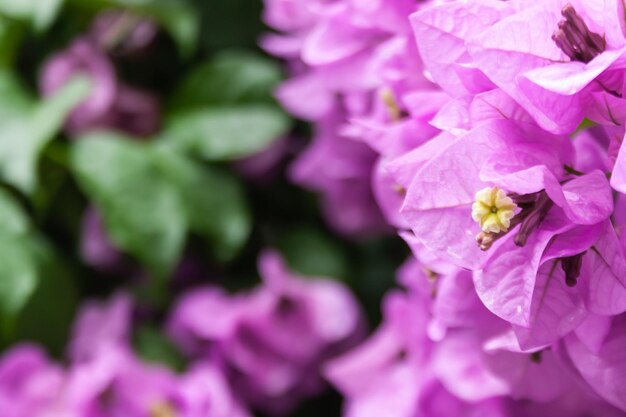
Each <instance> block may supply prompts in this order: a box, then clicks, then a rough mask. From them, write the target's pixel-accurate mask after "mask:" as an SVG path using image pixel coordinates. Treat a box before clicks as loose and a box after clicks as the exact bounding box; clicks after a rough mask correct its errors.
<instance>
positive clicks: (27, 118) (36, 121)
mask: <svg viewBox="0 0 626 417" xmlns="http://www.w3.org/2000/svg"><path fill="white" fill-rule="evenodd" d="M14 81H15V80H14V78H13V77H12V76H10V75H6V74H5V75H0V177H1V178H2V179H3V180H4V181H6V182H7V183H9V184H11V185H13V186H15V187H17V188H18V189H20V190H21V191H23V192H25V193H28V194H30V193H32V192H33V191H34V189H35V188H36V186H37V164H38V162H39V157H40V155H41V152H42V150H43V148H44V147H45V146H46V145H47V144H48V142H49V141H50V140H52V139H53V138H54V137H55V135H56V134H57V133H58V132H59V131H60V129H61V127H62V125H63V123H64V120H65V118H66V117H67V115H68V114H69V112H70V111H71V110H72V109H73V108H74V107H75V106H76V105H77V104H78V103H80V101H81V100H83V99H84V98H85V97H86V96H87V94H88V93H89V91H90V88H91V87H90V82H89V81H88V80H87V79H85V78H76V79H74V80H73V81H72V82H70V83H68V84H67V85H66V86H65V87H64V88H62V89H61V90H59V91H58V92H57V93H56V94H54V95H53V96H51V97H50V98H47V99H45V100H43V101H41V102H40V103H37V104H34V103H32V101H31V100H30V99H29V98H28V97H27V95H26V94H25V93H24V92H23V91H20V89H19V87H16V85H19V83H17V84H14V85H13V86H9V85H7V84H8V83H9V84H10V83H12V82H14Z"/></svg>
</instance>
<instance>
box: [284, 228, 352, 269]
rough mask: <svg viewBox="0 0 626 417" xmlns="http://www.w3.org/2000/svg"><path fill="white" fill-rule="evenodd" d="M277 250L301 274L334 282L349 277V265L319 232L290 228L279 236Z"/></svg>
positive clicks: (338, 248) (336, 248) (334, 244)
mask: <svg viewBox="0 0 626 417" xmlns="http://www.w3.org/2000/svg"><path fill="white" fill-rule="evenodd" d="M278 248H279V249H280V251H281V252H282V253H283V254H284V255H285V258H286V259H287V261H288V263H289V265H290V266H291V267H292V268H293V269H295V270H296V271H298V272H300V273H301V274H304V275H308V276H322V277H330V278H335V279H346V277H347V276H348V275H349V262H348V259H347V257H346V254H345V252H344V251H343V249H342V247H341V245H339V244H337V242H336V241H335V240H333V239H332V238H331V237H330V236H328V235H327V234H325V233H324V232H322V231H320V230H317V229H314V228H312V227H306V226H301V227H296V228H292V229H290V230H288V231H287V232H286V233H284V234H282V235H281V236H280V238H279V241H278Z"/></svg>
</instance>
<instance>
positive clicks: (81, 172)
mask: <svg viewBox="0 0 626 417" xmlns="http://www.w3.org/2000/svg"><path fill="white" fill-rule="evenodd" d="M71 160H72V162H71V164H72V166H73V170H74V172H75V175H76V177H77V180H78V182H79V185H80V186H81V188H82V190H83V191H84V192H85V193H86V194H87V195H88V196H89V197H90V199H91V200H93V201H94V202H95V203H96V205H97V206H98V208H99V209H100V211H101V212H102V215H103V218H104V223H105V225H106V228H107V231H108V232H109V235H110V237H111V239H112V240H113V242H114V243H115V244H116V246H118V247H119V248H121V249H123V250H124V251H125V252H127V253H129V254H131V255H133V256H135V257H136V258H138V260H139V261H141V262H142V263H144V264H145V265H147V266H148V267H149V268H150V270H151V272H152V273H153V274H155V275H157V276H158V277H161V278H162V277H165V276H167V275H168V274H169V272H171V269H172V268H173V267H174V265H175V263H176V262H177V260H178V258H179V255H180V252H181V250H182V248H183V245H184V242H185V235H186V227H187V221H186V215H185V208H184V206H183V205H182V204H181V200H180V197H179V195H178V191H177V190H176V189H175V188H174V187H173V186H172V185H171V183H170V182H169V180H168V179H167V178H165V177H164V175H163V174H162V173H161V172H160V171H159V170H158V169H157V167H155V165H154V163H153V153H152V148H151V147H150V146H148V145H145V144H140V143H136V142H133V139H131V138H127V137H123V136H119V135H115V134H112V133H111V134H110V133H100V134H94V135H90V136H89V137H85V138H82V139H79V141H78V142H76V144H75V145H74V147H73V149H72V155H71Z"/></svg>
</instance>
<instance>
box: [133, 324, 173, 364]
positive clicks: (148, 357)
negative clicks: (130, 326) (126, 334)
mask: <svg viewBox="0 0 626 417" xmlns="http://www.w3.org/2000/svg"><path fill="white" fill-rule="evenodd" d="M133 339H134V340H133V345H134V347H135V351H136V352H137V353H138V354H139V356H140V357H141V358H142V359H144V360H145V361H147V362H153V363H158V364H165V365H167V366H169V367H170V368H171V369H174V370H176V371H182V370H183V369H184V367H185V359H184V358H183V356H182V354H181V353H180V352H179V351H178V349H177V348H176V346H174V344H173V343H172V342H171V341H170V340H169V339H168V338H167V337H165V335H163V334H162V333H161V332H160V331H158V330H157V329H155V328H154V327H151V326H142V327H140V328H139V329H138V330H137V332H136V334H135V335H134V338H133Z"/></svg>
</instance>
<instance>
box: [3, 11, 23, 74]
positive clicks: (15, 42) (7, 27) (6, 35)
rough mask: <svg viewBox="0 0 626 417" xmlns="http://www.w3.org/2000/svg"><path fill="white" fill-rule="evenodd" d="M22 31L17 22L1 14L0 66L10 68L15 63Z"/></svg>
mask: <svg viewBox="0 0 626 417" xmlns="http://www.w3.org/2000/svg"><path fill="white" fill-rule="evenodd" d="M22 32H23V30H22V28H21V27H20V25H19V24H18V23H17V22H15V21H12V20H10V19H7V18H4V17H2V16H0V67H2V68H9V67H10V66H11V65H12V64H13V61H14V60H15V54H16V51H17V48H18V46H19V43H20V40H21V37H22Z"/></svg>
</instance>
